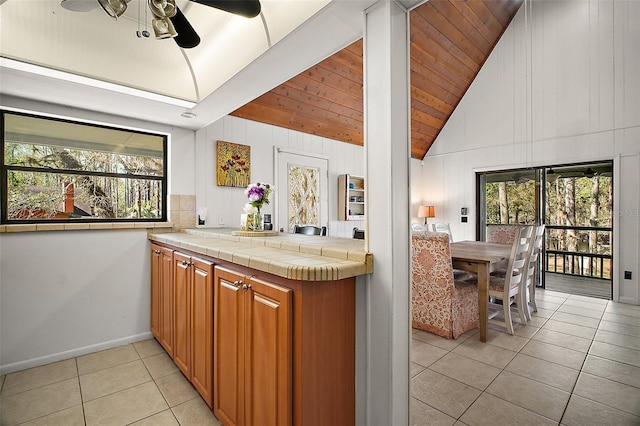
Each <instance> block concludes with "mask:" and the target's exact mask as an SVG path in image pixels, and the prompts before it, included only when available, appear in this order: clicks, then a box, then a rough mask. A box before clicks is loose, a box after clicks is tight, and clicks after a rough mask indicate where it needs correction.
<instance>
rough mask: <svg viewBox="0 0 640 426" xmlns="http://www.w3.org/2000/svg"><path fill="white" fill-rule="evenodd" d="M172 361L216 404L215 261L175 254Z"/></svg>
mask: <svg viewBox="0 0 640 426" xmlns="http://www.w3.org/2000/svg"><path fill="white" fill-rule="evenodd" d="M173 270H174V280H173V284H174V304H175V306H174V312H175V314H174V342H175V343H174V352H173V361H174V362H175V364H176V365H177V366H178V368H179V369H180V371H182V373H183V374H184V375H185V376H186V377H187V378H188V379H189V380H190V381H191V383H192V384H193V386H194V387H195V388H196V390H197V391H198V392H199V393H200V395H201V396H202V398H203V399H204V400H205V402H206V403H207V404H208V405H209V406H210V407H212V405H213V262H209V261H206V260H203V259H200V258H197V257H192V256H189V255H188V254H185V253H181V252H178V251H175V252H174V253H173Z"/></svg>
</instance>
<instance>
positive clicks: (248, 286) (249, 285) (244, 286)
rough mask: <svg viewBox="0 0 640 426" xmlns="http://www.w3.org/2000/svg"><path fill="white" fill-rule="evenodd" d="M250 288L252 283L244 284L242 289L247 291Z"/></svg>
mask: <svg viewBox="0 0 640 426" xmlns="http://www.w3.org/2000/svg"><path fill="white" fill-rule="evenodd" d="M250 288H251V284H244V285H243V286H242V289H243V290H244V291H247V290H249V289H250Z"/></svg>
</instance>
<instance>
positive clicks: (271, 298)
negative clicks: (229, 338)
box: [244, 279, 293, 425]
mask: <svg viewBox="0 0 640 426" xmlns="http://www.w3.org/2000/svg"><path fill="white" fill-rule="evenodd" d="M247 283H248V284H250V288H249V291H246V293H245V356H244V369H245V371H246V372H247V373H246V374H247V377H246V378H245V387H246V388H245V398H246V400H245V410H246V411H245V416H246V424H247V425H291V422H292V412H293V405H292V373H293V365H292V359H293V349H292V301H293V297H292V295H293V291H292V290H290V289H287V288H283V287H279V286H275V285H273V284H269V283H267V282H264V281H260V280H256V279H250V280H248V281H247Z"/></svg>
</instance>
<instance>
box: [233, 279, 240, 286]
mask: <svg viewBox="0 0 640 426" xmlns="http://www.w3.org/2000/svg"><path fill="white" fill-rule="evenodd" d="M233 285H234V286H235V287H240V286H242V280H238V281H234V282H233Z"/></svg>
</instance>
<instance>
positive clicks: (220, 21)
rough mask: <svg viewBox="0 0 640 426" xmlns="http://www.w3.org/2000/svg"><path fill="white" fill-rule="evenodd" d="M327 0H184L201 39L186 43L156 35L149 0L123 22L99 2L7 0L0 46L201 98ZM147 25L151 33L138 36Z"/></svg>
mask: <svg viewBox="0 0 640 426" xmlns="http://www.w3.org/2000/svg"><path fill="white" fill-rule="evenodd" d="M88 1H91V0H88ZM93 2H95V4H96V5H98V3H97V0H93ZM284 3H286V4H284ZM327 3H328V0H307V1H300V0H297V1H288V2H282V1H277V0H276V1H274V0H262V1H261V4H262V14H261V16H257V17H256V18H251V19H248V18H244V17H241V16H238V15H233V14H231V13H228V12H224V11H221V10H218V9H215V8H213V7H209V6H205V5H202V4H198V3H194V2H191V1H188V0H178V1H177V5H178V7H179V8H180V10H181V11H182V12H183V13H184V15H185V16H186V17H187V19H188V20H189V22H190V23H191V25H192V26H193V27H194V29H195V30H196V32H198V34H199V36H200V38H201V40H202V41H201V43H200V45H198V46H197V47H195V48H192V49H181V48H179V47H178V46H177V45H176V43H175V42H174V41H173V40H171V39H164V40H156V39H155V38H154V37H153V31H152V29H151V17H152V16H151V13H150V11H149V10H148V7H147V1H146V0H131V1H130V3H129V4H128V7H127V10H126V12H125V14H124V15H122V16H121V17H120V18H119V19H118V20H114V19H112V18H111V17H110V16H108V15H107V14H106V13H105V12H104V11H103V10H102V8H101V7H100V6H98V7H97V8H95V9H93V10H91V11H89V12H73V11H69V10H66V9H64V8H62V7H61V6H60V1H59V0H7V1H5V2H4V3H3V4H2V6H1V10H0V13H1V17H2V21H1V23H2V25H1V28H2V30H1V33H0V35H1V40H2V43H1V44H0V50H1V55H2V56H3V57H5V58H10V59H15V60H18V61H21V62H26V63H30V64H36V65H41V66H44V67H47V68H51V69H55V70H59V71H66V72H69V73H72V74H77V75H81V76H85V77H91V78H95V79H98V80H102V81H107V82H111V83H116V84H121V85H124V86H127V87H131V88H135V89H140V90H145V91H149V92H153V93H158V94H161V95H165V96H169V97H173V98H177V99H183V100H187V101H190V102H195V103H197V102H199V101H201V100H202V99H203V98H205V97H206V96H208V95H209V94H211V93H212V92H213V91H214V90H215V89H217V88H218V87H220V86H221V85H222V84H223V83H224V82H225V81H227V80H229V79H230V78H231V77H233V76H234V75H235V74H236V73H238V71H240V70H241V69H242V68H244V67H246V66H247V65H248V64H249V63H251V62H252V61H253V60H254V59H256V58H257V57H258V56H260V55H261V54H263V53H264V52H265V51H266V50H267V49H268V48H269V47H270V43H271V44H275V43H277V42H278V41H280V40H282V38H284V37H285V36H286V35H287V34H289V33H290V32H291V31H292V30H294V29H295V28H296V27H298V26H299V25H300V24H301V23H303V22H304V21H306V20H307V19H308V18H309V17H310V16H312V15H313V14H314V13H316V12H317V11H318V10H319V9H321V8H322V7H324V6H325V5H326V4H327ZM262 18H263V19H262ZM144 29H147V30H148V31H149V32H151V37H149V38H144V37H141V38H138V37H137V36H136V31H138V30H144ZM5 40H10V42H5Z"/></svg>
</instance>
